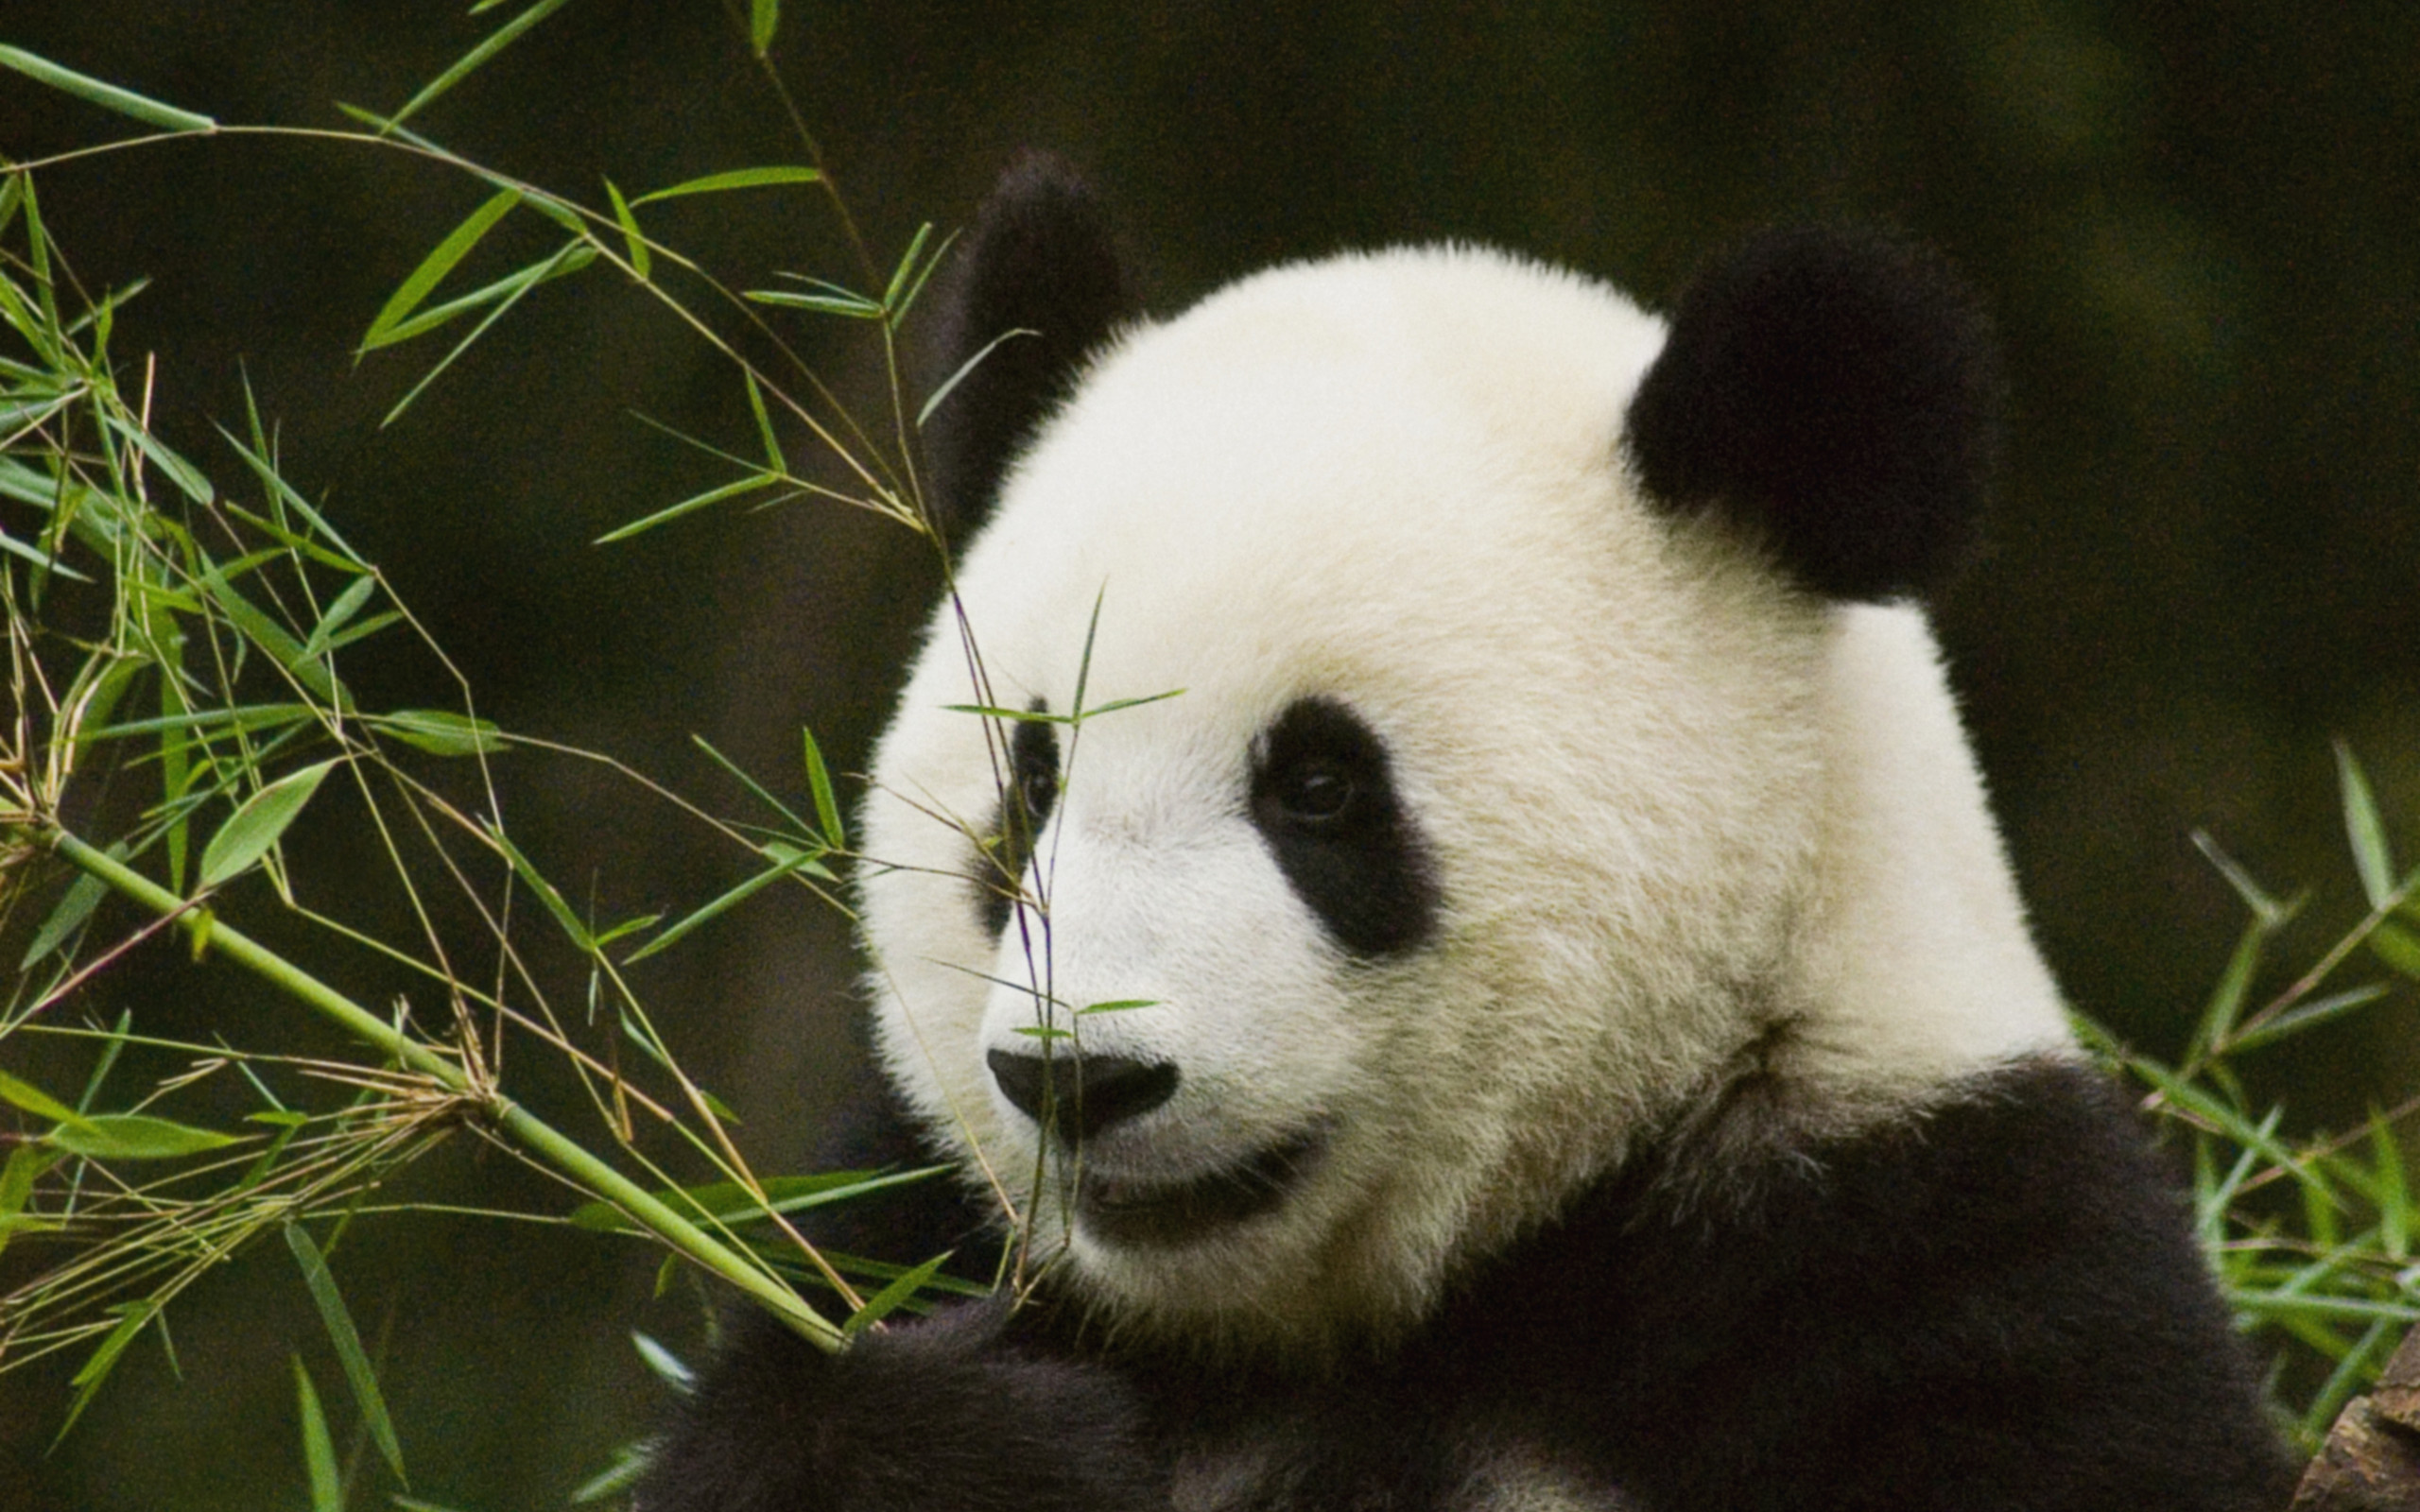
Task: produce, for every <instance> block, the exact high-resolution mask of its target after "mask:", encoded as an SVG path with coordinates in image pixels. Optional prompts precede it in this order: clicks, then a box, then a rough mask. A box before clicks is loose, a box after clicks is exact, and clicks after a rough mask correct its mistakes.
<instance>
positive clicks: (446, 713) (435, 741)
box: [366, 709, 505, 756]
mask: <svg viewBox="0 0 2420 1512" xmlns="http://www.w3.org/2000/svg"><path fill="white" fill-rule="evenodd" d="M366 722H367V723H368V724H369V725H370V727H371V728H372V729H373V730H378V731H380V732H381V733H383V734H388V735H392V736H394V737H395V738H396V739H397V740H400V741H402V742H403V743H404V744H405V745H406V746H416V747H420V748H421V749H422V750H424V751H426V752H428V753H429V754H430V755H432V756H489V755H493V754H494V753H495V752H497V751H500V750H503V749H504V748H505V742H504V730H502V728H500V727H499V726H497V725H496V724H495V723H494V722H493V720H487V719H475V718H473V717H472V716H471V715H469V714H458V713H454V712H453V711H452V710H449V709H398V710H396V711H395V712H394V713H390V714H377V715H374V716H372V717H371V718H370V719H369V720H368V721H366Z"/></svg>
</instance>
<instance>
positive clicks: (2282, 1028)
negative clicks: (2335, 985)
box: [2227, 982, 2387, 1053]
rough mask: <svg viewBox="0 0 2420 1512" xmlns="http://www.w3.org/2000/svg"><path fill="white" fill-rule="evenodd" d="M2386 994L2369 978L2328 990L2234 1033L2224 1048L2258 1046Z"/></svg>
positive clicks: (2240, 1049)
mask: <svg viewBox="0 0 2420 1512" xmlns="http://www.w3.org/2000/svg"><path fill="white" fill-rule="evenodd" d="M2386 994H2387V988H2386V985H2385V984H2384V983H2382V982H2371V983H2367V984H2365V985H2363V986H2361V987H2357V988H2349V989H2347V990H2345V991H2342V992H2331V993H2329V994H2328V995H2327V996H2326V997H2324V998H2314V999H2313V1000H2311V1001H2310V1002H2308V1003H2305V1004H2302V1005H2299V1006H2297V1007H2295V1008H2293V1009H2292V1010H2290V1012H2286V1013H2281V1014H2279V1015H2277V1016H2276V1017H2275V1018H2273V1019H2272V1020H2270V1021H2269V1022H2266V1023H2264V1024H2262V1025H2260V1026H2259V1027H2258V1028H2256V1029H2251V1030H2248V1031H2246V1032H2245V1033H2243V1034H2242V1035H2240V1036H2238V1037H2237V1039H2236V1040H2235V1042H2234V1043H2233V1044H2230V1045H2229V1046H2227V1049H2228V1050H2230V1051H2232V1052H2237V1053H2240V1052H2242V1051H2246V1050H2255V1049H2257V1048H2259V1047H2260V1046H2262V1045H2265V1044H2268V1043H2269V1042H2270V1041H2272V1040H2285V1039H2290V1038H2291V1037H2292V1036H2294V1035H2298V1034H2300V1033H2302V1032H2303V1031H2304V1030H2306V1029H2313V1028H2317V1027H2318V1026H2319V1025H2321V1024H2323V1023H2325V1022H2327V1021H2329V1020H2330V1019H2336V1018H2341V1017H2342V1016H2343V1015H2345V1014H2347V1013H2350V1012H2352V1011H2353V1010H2354V1009H2355V1008H2358V1007H2360V1006H2362V1005H2364V1004H2370V1003H2376V1002H2377V1000H2378V999H2380V998H2382V997H2384V996H2386Z"/></svg>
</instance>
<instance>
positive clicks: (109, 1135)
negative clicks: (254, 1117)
mask: <svg viewBox="0 0 2420 1512" xmlns="http://www.w3.org/2000/svg"><path fill="white" fill-rule="evenodd" d="M43 1142H44V1143H48V1144H50V1145H52V1146H53V1147H54V1148H57V1149H61V1150H65V1151H66V1152H67V1153H68V1154H70V1155H80V1156H82V1157H84V1158H85V1159H86V1160H177V1159H179V1158H180V1157H182V1156H187V1155H199V1154H201V1153H202V1152H204V1151H206V1150H218V1149H224V1148H226V1147H227V1146H228V1145H230V1144H233V1143H235V1137H234V1136H233V1135H232V1134H219V1133H215V1132H213V1131H212V1130H210V1129H206V1128H195V1127H193V1126H192V1125H188V1124H179V1123H175V1122H173V1121H171V1120H169V1119H164V1118H158V1117H154V1116H153V1115H152V1114H149V1113H94V1114H92V1115H90V1116H88V1117H83V1118H78V1119H77V1120H76V1121H75V1122H73V1123H68V1124H61V1125H59V1127H57V1128H55V1129H52V1130H51V1131H50V1132H49V1133H48V1134H45V1135H43Z"/></svg>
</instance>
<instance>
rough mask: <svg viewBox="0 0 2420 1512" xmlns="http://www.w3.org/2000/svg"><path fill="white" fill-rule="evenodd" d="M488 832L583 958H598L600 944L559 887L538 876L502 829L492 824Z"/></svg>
mask: <svg viewBox="0 0 2420 1512" xmlns="http://www.w3.org/2000/svg"><path fill="white" fill-rule="evenodd" d="M487 832H488V838H489V839H491V840H493V841H494V842H495V844H496V849H497V850H499V851H503V852H504V859H505V860H506V861H507V862H509V863H510V865H511V867H512V870H513V874H514V875H515V876H518V877H519V878H520V879H521V880H522V882H523V883H525V884H526V885H527V886H528V888H529V890H530V891H531V892H534V893H536V894H537V895H538V901H539V902H542V903H544V904H545V905H546V912H548V913H550V914H552V915H554V916H555V922H556V923H558V924H560V925H562V930H563V933H564V934H566V935H569V936H571V940H572V943H573V944H575V945H577V946H579V949H580V954H584V955H594V954H596V939H595V938H593V937H592V936H590V935H589V933H588V926H587V925H585V924H583V923H581V922H580V921H579V915H578V914H576V913H573V912H572V910H571V904H569V903H567V902H563V895H562V893H559V892H557V891H555V885H554V884H553V883H551V882H548V881H547V880H546V879H545V878H544V877H542V876H540V875H539V874H538V868H536V867H533V866H531V865H530V864H529V858H528V857H527V856H525V855H523V854H522V853H521V848H520V847H519V846H516V845H514V844H513V843H512V841H511V840H510V839H509V838H507V837H506V835H505V833H504V832H503V831H502V830H501V829H498V828H497V827H496V826H495V825H493V824H492V823H491V824H489V825H488V826H487Z"/></svg>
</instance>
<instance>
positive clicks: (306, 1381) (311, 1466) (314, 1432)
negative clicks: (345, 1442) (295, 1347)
mask: <svg viewBox="0 0 2420 1512" xmlns="http://www.w3.org/2000/svg"><path fill="white" fill-rule="evenodd" d="M294 1402H295V1408H296V1411H297V1412H298V1414H299V1415H300V1416H301V1417H302V1463H303V1466H304V1467H305V1468H306V1469H308V1470H309V1472H310V1476H311V1512H344V1482H343V1480H342V1479H341V1478H340V1477H339V1476H338V1475H337V1446H336V1441H335V1440H334V1439H331V1438H330V1437H329V1436H328V1415H327V1414H326V1413H325V1412H324V1411H322V1410H321V1409H320V1388H319V1387H317V1386H315V1385H313V1384H311V1372H310V1371H309V1370H307V1369H305V1368H303V1365H302V1356H301V1355H299V1354H298V1355H296V1356H294Z"/></svg>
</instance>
